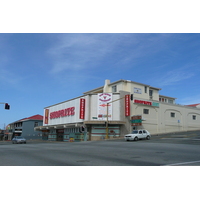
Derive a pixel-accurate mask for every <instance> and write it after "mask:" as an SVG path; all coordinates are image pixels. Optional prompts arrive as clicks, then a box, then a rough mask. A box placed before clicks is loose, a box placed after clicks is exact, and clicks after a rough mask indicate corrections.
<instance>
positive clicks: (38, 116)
mask: <svg viewBox="0 0 200 200" xmlns="http://www.w3.org/2000/svg"><path fill="white" fill-rule="evenodd" d="M25 120H43V116H42V115H33V116H31V117H26V118H23V119H20V120H18V121H16V122H20V121H25Z"/></svg>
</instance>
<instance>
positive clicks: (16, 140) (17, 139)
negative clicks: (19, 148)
mask: <svg viewBox="0 0 200 200" xmlns="http://www.w3.org/2000/svg"><path fill="white" fill-rule="evenodd" d="M12 143H13V144H20V143H24V144H26V139H25V138H23V137H22V136H15V137H14V138H13V139H12Z"/></svg>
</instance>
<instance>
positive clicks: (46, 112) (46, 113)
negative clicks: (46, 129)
mask: <svg viewBox="0 0 200 200" xmlns="http://www.w3.org/2000/svg"><path fill="white" fill-rule="evenodd" d="M44 123H45V124H48V123H49V109H45V118H44Z"/></svg>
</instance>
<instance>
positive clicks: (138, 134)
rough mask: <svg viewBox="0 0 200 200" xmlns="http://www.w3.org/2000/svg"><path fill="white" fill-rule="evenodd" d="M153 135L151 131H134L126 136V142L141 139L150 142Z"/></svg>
mask: <svg viewBox="0 0 200 200" xmlns="http://www.w3.org/2000/svg"><path fill="white" fill-rule="evenodd" d="M150 138H151V134H150V133H149V131H147V130H144V129H140V130H134V131H133V132H132V133H130V134H127V135H125V136H124V139H125V141H130V140H135V141H137V140H139V139H147V140H150Z"/></svg>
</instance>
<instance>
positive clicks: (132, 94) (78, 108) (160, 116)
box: [35, 80, 200, 142]
mask: <svg viewBox="0 0 200 200" xmlns="http://www.w3.org/2000/svg"><path fill="white" fill-rule="evenodd" d="M160 90H161V89H160V88H156V87H152V86H150V85H146V84H142V83H137V82H133V81H129V80H119V81H116V82H113V83H110V81H109V80H106V81H105V85H104V86H102V87H99V88H96V89H93V90H90V91H87V92H85V93H83V96H80V97H77V98H74V99H71V100H68V101H65V102H61V103H58V104H56V105H52V106H49V107H46V108H44V120H43V126H41V127H37V128H35V130H38V131H42V134H43V138H46V139H48V140H51V141H69V142H70V141H86V140H100V139H105V138H115V137H123V136H124V135H125V134H127V133H130V132H131V131H132V130H133V129H139V128H144V129H147V130H148V131H149V132H150V133H151V134H152V135H153V134H162V133H170V132H179V131H191V130H200V109H199V108H197V107H191V106H181V105H177V104H176V103H175V101H176V98H174V97H168V96H163V95H160V94H159V91H160Z"/></svg>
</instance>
